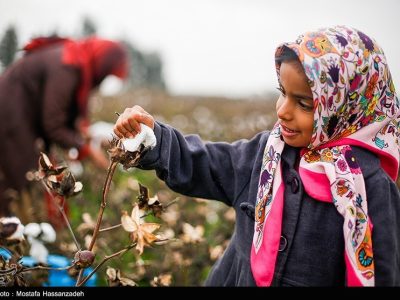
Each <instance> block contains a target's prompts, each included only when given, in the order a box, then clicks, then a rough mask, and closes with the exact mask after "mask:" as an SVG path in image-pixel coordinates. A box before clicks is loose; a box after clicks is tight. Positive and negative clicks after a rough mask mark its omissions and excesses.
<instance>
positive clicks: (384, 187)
mask: <svg viewBox="0 0 400 300" xmlns="http://www.w3.org/2000/svg"><path fill="white" fill-rule="evenodd" d="M365 185H366V190H367V199H368V200H367V201H368V214H369V217H370V219H371V222H372V225H373V229H372V247H373V253H374V264H375V285H376V286H399V285H400V196H399V190H398V188H397V186H396V184H395V183H394V182H393V181H392V180H391V179H390V178H389V177H388V176H387V175H386V173H385V172H384V171H383V170H382V169H379V170H378V171H377V172H376V173H375V174H374V175H373V176H371V177H369V178H367V179H366V180H365Z"/></svg>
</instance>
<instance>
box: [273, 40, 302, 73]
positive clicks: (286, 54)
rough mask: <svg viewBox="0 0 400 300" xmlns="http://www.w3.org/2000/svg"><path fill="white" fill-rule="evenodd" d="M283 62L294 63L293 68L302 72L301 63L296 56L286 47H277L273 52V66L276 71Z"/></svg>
mask: <svg viewBox="0 0 400 300" xmlns="http://www.w3.org/2000/svg"><path fill="white" fill-rule="evenodd" d="M283 62H286V63H289V62H293V63H296V64H295V66H296V68H297V69H298V71H300V72H304V69H303V64H302V63H301V61H300V59H299V57H298V56H297V54H296V53H295V52H294V51H293V50H292V49H291V48H289V47H288V46H286V45H283V46H281V47H279V48H278V49H277V50H276V52H275V65H276V67H277V69H279V68H280V67H281V64H282V63H283Z"/></svg>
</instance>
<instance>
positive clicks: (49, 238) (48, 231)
mask: <svg viewBox="0 0 400 300" xmlns="http://www.w3.org/2000/svg"><path fill="white" fill-rule="evenodd" d="M40 227H41V229H42V236H41V237H40V239H41V240H42V241H43V242H46V243H53V242H55V240H56V236H57V234H56V232H55V230H54V228H53V226H51V225H50V224H49V223H40Z"/></svg>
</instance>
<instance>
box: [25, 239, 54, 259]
mask: <svg viewBox="0 0 400 300" xmlns="http://www.w3.org/2000/svg"><path fill="white" fill-rule="evenodd" d="M30 244H31V249H30V250H29V255H30V256H32V257H33V258H34V259H36V261H37V262H38V263H42V264H47V256H48V255H49V251H48V250H47V248H46V247H45V246H44V245H43V244H42V243H41V242H40V241H38V240H35V239H31V241H30Z"/></svg>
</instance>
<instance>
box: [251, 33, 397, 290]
mask: <svg viewBox="0 0 400 300" xmlns="http://www.w3.org/2000/svg"><path fill="white" fill-rule="evenodd" d="M284 47H288V48H290V49H292V50H293V51H294V52H295V53H296V55H297V56H298V58H299V60H300V62H301V63H302V65H303V68H304V71H305V74H306V76H307V78H308V79H309V84H310V87H311V90H312V93H313V97H314V129H313V134H312V138H311V141H310V144H309V145H308V147H307V148H305V149H302V151H301V158H300V165H299V173H300V176H301V178H302V183H303V185H304V188H305V191H306V192H307V193H308V194H309V195H310V196H312V197H313V198H315V199H317V200H319V201H326V202H332V204H333V205H335V207H336V209H337V210H338V212H339V213H340V214H341V215H342V216H343V237H344V240H345V253H344V260H345V263H346V269H347V272H346V273H347V283H348V285H349V286H374V283H375V277H374V276H375V269H374V256H373V248H372V223H371V220H370V218H369V216H368V202H367V200H368V199H367V195H366V190H365V183H364V178H363V175H362V172H361V169H360V167H359V165H358V163H357V160H356V158H355V157H354V155H353V152H352V148H351V146H358V147H363V148H365V149H368V150H369V151H371V152H373V153H375V154H376V155H377V156H378V157H379V158H380V161H381V165H382V168H383V169H384V170H385V171H386V173H387V174H388V175H389V176H390V177H391V178H392V179H393V180H396V178H397V174H398V168H399V157H400V155H399V149H400V148H399V136H400V117H399V115H400V109H399V106H400V104H399V100H398V98H397V96H396V92H395V88H394V84H393V81H392V78H391V75H390V71H389V68H388V65H387V62H386V58H385V55H384V53H383V50H382V49H381V48H380V47H379V46H378V44H377V43H376V42H375V41H374V40H373V39H371V38H370V37H368V36H367V35H365V34H364V33H362V32H361V31H359V30H356V29H353V28H349V27H345V26H336V27H332V28H323V29H320V30H318V31H315V32H307V33H305V34H304V35H301V36H299V37H298V39H297V40H296V42H294V43H286V44H283V45H281V46H279V47H278V48H277V51H276V56H279V55H280V54H281V53H282V50H283V49H284ZM279 68H280V66H279V65H277V74H278V78H279ZM283 149H284V142H283V140H282V139H281V134H280V125H279V123H277V124H276V125H275V127H274V129H273V131H272V132H271V135H270V137H269V139H268V142H267V145H266V147H265V151H264V159H263V163H262V166H261V173H260V180H259V189H258V195H257V202H256V216H255V228H254V237H253V247H252V251H251V267H252V272H253V276H254V278H255V281H256V283H257V285H263V286H269V285H270V284H271V282H272V279H273V273H274V269H275V263H276V257H277V253H278V247H279V237H280V235H281V223H282V210H283V205H284V204H283V203H284V202H283V201H284V200H283V194H282V199H281V198H280V193H278V192H277V191H281V190H283V188H282V186H283V180H282V173H281V164H280V158H281V153H282V151H283ZM276 202H277V204H275V203H276ZM274 210H281V211H280V212H275V211H274Z"/></svg>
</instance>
